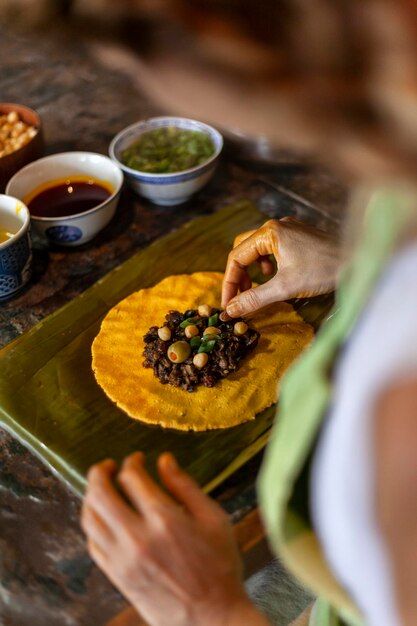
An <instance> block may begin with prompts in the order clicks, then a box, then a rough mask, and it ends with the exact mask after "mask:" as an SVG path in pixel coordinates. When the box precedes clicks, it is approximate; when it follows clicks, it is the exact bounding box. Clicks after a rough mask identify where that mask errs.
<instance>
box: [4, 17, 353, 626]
mask: <svg viewBox="0 0 417 626" xmlns="http://www.w3.org/2000/svg"><path fill="white" fill-rule="evenodd" d="M0 53H1V58H2V68H1V70H0V93H1V98H2V100H3V101H9V102H20V103H24V104H26V105H28V106H31V107H32V108H35V109H36V110H37V111H38V112H39V113H40V115H41V117H42V120H43V124H44V132H45V141H46V152H47V153H54V152H60V151H66V150H77V149H81V150H92V151H95V152H101V153H107V148H108V144H109V141H110V139H111V138H112V137H113V136H114V135H115V134H116V133H117V132H118V131H119V130H120V129H121V128H123V127H124V126H126V125H128V124H129V123H132V122H134V121H136V120H138V119H140V118H145V117H149V116H152V115H155V114H159V113H161V112H162V111H160V110H159V109H158V108H157V106H156V105H155V104H153V103H152V102H151V101H150V100H149V99H148V98H147V97H146V96H145V95H144V94H143V93H140V92H138V91H136V90H135V89H134V88H133V87H132V85H131V82H130V81H129V78H128V77H127V76H126V75H124V74H123V73H121V72H116V71H111V70H109V69H108V68H106V67H103V66H101V65H100V64H99V62H98V61H97V60H96V59H94V58H93V56H92V55H90V51H89V46H88V43H87V42H85V41H83V40H74V38H71V39H68V38H67V36H65V35H61V34H60V33H58V34H57V33H56V32H54V30H53V29H50V30H49V31H48V32H45V31H44V32H43V33H42V36H39V35H38V36H35V35H30V36H29V35H22V34H18V33H14V32H10V30H6V29H3V28H2V27H1V26H0ZM162 113H163V112H162ZM242 154H243V152H242V151H241V149H240V147H239V145H236V144H234V143H233V142H229V143H227V145H226V150H225V155H224V157H223V160H222V162H221V164H220V166H219V168H218V170H217V173H216V175H215V177H214V178H213V180H212V181H211V182H210V183H209V185H208V186H207V187H206V188H205V189H204V190H203V191H202V192H201V193H199V194H198V195H197V196H196V197H195V198H193V199H192V200H191V201H190V202H189V203H187V204H186V205H184V206H181V207H174V208H162V207H157V206H154V205H152V204H150V203H149V202H147V201H145V200H141V199H139V198H138V197H137V196H135V195H134V194H132V192H130V191H129V190H126V191H124V192H123V196H122V199H121V202H120V206H119V209H118V212H117V215H116V216H115V218H114V220H113V221H112V223H111V224H110V225H109V226H108V227H107V228H106V229H105V230H104V231H102V233H101V234H100V235H99V236H98V237H97V238H96V239H95V240H94V241H93V242H91V243H90V244H87V245H85V246H83V247H79V248H75V249H71V250H63V249H58V248H56V249H47V248H46V247H45V246H43V245H42V244H41V243H40V242H36V241H35V249H34V276H33V278H32V280H31V282H30V284H29V285H28V287H27V288H26V289H25V291H24V292H23V293H21V295H20V296H19V297H17V298H16V299H14V300H12V301H10V302H8V303H6V304H3V305H1V306H0V347H1V346H4V345H6V344H7V343H8V342H10V341H11V340H13V339H14V338H15V337H17V336H19V335H20V334H21V333H23V332H25V331H26V330H28V329H29V328H31V327H32V326H33V325H34V324H36V323H37V322H38V321H40V320H41V319H42V318H44V317H45V316H47V315H49V314H50V313H53V312H54V311H56V310H57V309H59V308H60V307H61V306H63V305H64V304H65V303H67V302H69V301H70V300H71V299H73V298H74V297H76V296H77V295H78V294H80V293H81V292H82V291H84V290H85V289H86V288H88V287H89V286H90V285H91V284H93V283H94V282H95V281H96V280H97V279H99V278H100V277H101V276H103V275H104V274H106V273H107V272H109V271H110V270H111V269H113V268H114V267H115V266H117V265H118V264H120V263H122V262H123V261H124V260H126V259H127V258H129V257H130V256H131V255H132V254H133V253H134V252H136V251H137V250H139V249H141V248H144V247H146V246H147V245H149V243H151V242H152V241H154V240H155V239H157V238H158V237H160V236H162V235H164V234H166V233H168V232H170V231H172V230H174V229H176V228H178V227H179V226H181V225H182V224H184V223H185V222H187V221H188V220H190V219H192V218H193V217H196V216H199V215H203V214H208V213H211V212H213V211H217V210H219V209H220V208H221V207H223V206H225V205H227V204H228V203H231V202H233V201H235V200H238V199H243V198H245V199H251V200H253V201H254V202H255V203H256V204H257V206H258V207H259V208H260V210H261V211H263V212H264V213H265V215H266V218H267V217H280V216H282V215H284V214H293V215H297V216H298V217H301V218H303V219H305V220H308V221H310V222H313V223H316V224H318V225H321V226H322V227H324V228H327V229H330V230H333V231H335V232H337V230H338V228H339V226H340V223H341V216H342V215H343V207H344V205H345V199H346V194H345V191H344V189H343V187H342V186H341V185H340V184H339V183H337V182H336V181H335V179H334V177H333V176H332V175H331V174H329V173H325V172H323V171H322V170H320V169H318V168H312V167H307V166H306V165H305V164H302V163H301V162H300V164H299V165H298V164H297V163H296V162H294V160H291V162H290V161H289V162H288V163H286V162H285V161H283V162H281V163H277V162H262V161H259V160H253V161H251V159H250V158H248V156H247V152H245V154H244V155H243V156H242ZM260 458H261V455H258V456H257V457H255V458H254V459H253V460H252V461H251V462H250V463H248V464H247V465H246V466H245V467H244V468H242V469H241V470H240V471H239V472H237V473H236V474H235V475H234V476H233V477H232V478H231V479H229V480H228V481H226V483H224V484H223V485H222V486H221V487H219V488H218V489H216V491H215V493H214V496H215V497H216V498H217V499H218V500H219V501H220V502H221V503H222V505H223V506H224V507H225V508H226V510H227V511H228V512H229V513H230V515H231V518H232V521H234V522H235V521H238V520H239V519H241V517H242V516H244V515H245V514H246V513H247V512H248V511H249V510H251V509H253V507H254V506H256V498H255V491H254V480H255V477H256V473H257V469H258V467H259V463H260ZM79 512H80V501H79V499H78V498H77V497H76V496H74V495H73V494H72V493H71V492H69V491H68V490H67V488H66V487H65V485H64V484H63V483H62V482H61V481H60V480H59V479H57V478H56V477H55V476H54V475H52V474H51V472H50V471H49V470H48V469H47V468H46V467H45V466H44V465H43V464H42V463H41V462H40V461H39V460H38V459H37V458H35V457H34V456H33V455H32V454H31V453H30V452H29V451H28V450H27V449H26V448H25V447H23V446H22V445H21V444H20V443H18V442H17V441H16V440H15V439H14V438H13V437H12V436H11V435H10V434H8V433H7V432H6V431H4V430H0V528H1V532H0V545H1V548H0V550H1V554H2V558H1V560H0V598H1V601H0V602H1V603H0V623H1V624H7V626H29V624H30V626H44V625H46V624H48V623H49V624H53V626H64V625H65V626H76V625H77V626H84V625H85V626H90V625H91V624H92V623H94V624H95V625H96V626H104V624H105V623H106V622H107V621H108V620H109V619H110V618H111V617H112V616H113V615H115V614H116V613H118V612H119V611H121V610H122V609H123V608H124V606H125V602H124V600H123V598H122V597H121V596H120V595H119V594H118V593H117V592H116V591H115V590H114V589H113V588H112V586H111V585H110V584H109V583H108V581H107V580H106V579H105V578H104V576H102V575H101V573H100V572H99V571H98V570H97V568H96V567H95V566H94V565H93V564H92V563H91V561H90V559H89V558H88V555H87V552H86V546H85V541H84V537H83V534H82V532H81V530H80V527H79Z"/></svg>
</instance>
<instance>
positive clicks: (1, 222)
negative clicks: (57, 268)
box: [0, 194, 32, 302]
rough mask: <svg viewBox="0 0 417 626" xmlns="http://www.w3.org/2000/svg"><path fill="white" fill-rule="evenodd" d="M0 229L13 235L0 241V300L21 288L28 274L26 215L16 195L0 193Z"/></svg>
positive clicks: (30, 251) (29, 262)
mask: <svg viewBox="0 0 417 626" xmlns="http://www.w3.org/2000/svg"><path fill="white" fill-rule="evenodd" d="M0 230H6V231H8V232H10V233H13V236H12V237H10V238H9V239H7V240H6V241H4V242H3V243H0V302H4V301H5V300H9V299H10V298H12V297H13V296H15V295H17V293H18V292H19V291H20V290H21V289H23V287H24V286H25V285H26V283H27V282H28V280H29V279H30V277H31V273H32V244H31V238H30V215H29V211H28V208H27V206H25V205H24V204H23V203H22V202H21V201H20V200H18V199H17V198H13V197H11V196H5V195H3V194H0Z"/></svg>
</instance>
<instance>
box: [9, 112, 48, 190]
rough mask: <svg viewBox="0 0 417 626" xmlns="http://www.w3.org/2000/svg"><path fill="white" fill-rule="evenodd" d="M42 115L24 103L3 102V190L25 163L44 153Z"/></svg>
mask: <svg viewBox="0 0 417 626" xmlns="http://www.w3.org/2000/svg"><path fill="white" fill-rule="evenodd" d="M42 152H43V136H42V124H41V119H40V117H39V115H38V114H37V113H36V111H34V110H33V109H30V108H29V107H27V106H24V105H22V104H13V103H10V102H0V193H2V192H3V191H4V189H5V187H6V184H7V182H8V180H10V178H11V177H12V176H13V174H15V173H16V172H17V171H18V170H20V169H21V168H22V167H23V166H24V165H27V164H28V163H30V162H31V161H34V160H35V159H38V158H39V157H40V156H42Z"/></svg>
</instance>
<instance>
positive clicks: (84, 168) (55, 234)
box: [6, 152, 123, 246]
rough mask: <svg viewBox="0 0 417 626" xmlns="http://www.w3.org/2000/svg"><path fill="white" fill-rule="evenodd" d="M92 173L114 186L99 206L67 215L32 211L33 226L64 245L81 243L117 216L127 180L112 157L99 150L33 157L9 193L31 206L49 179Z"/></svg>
mask: <svg viewBox="0 0 417 626" xmlns="http://www.w3.org/2000/svg"><path fill="white" fill-rule="evenodd" d="M78 176H88V177H91V178H93V179H94V180H96V181H97V182H98V183H100V182H102V183H105V185H106V186H110V188H111V189H112V193H111V194H110V195H109V197H108V198H107V199H106V200H104V202H101V203H100V204H97V206H95V207H93V208H92V209H89V210H88V211H84V212H83V213H75V214H74V215H66V216H64V217H39V216H37V215H31V220H32V225H33V230H34V232H36V233H37V234H38V235H40V236H41V237H46V239H47V241H49V242H50V243H53V244H57V245H60V246H79V245H82V244H84V243H87V242H88V241H91V239H93V237H95V236H96V235H97V234H98V233H99V232H100V231H101V230H102V229H103V228H104V227H105V226H107V224H108V223H109V222H110V220H111V219H112V217H113V216H114V214H115V212H116V208H117V203H118V201H119V197H120V192H121V189H122V184H123V174H122V172H121V171H120V169H119V168H118V167H117V165H115V163H113V161H112V160H111V159H109V158H108V157H106V156H103V155H102V154H96V153H95V152H61V153H59V154H52V155H51V156H47V157H43V158H42V159H38V160H37V161H33V162H32V163H30V164H29V165H26V167H24V168H22V169H21V170H19V171H18V172H17V173H16V174H15V175H14V176H13V178H11V180H10V181H9V183H8V185H7V187H6V193H8V194H10V195H12V196H16V197H17V198H21V199H22V200H23V202H27V204H28V205H29V207H30V197H31V195H33V193H34V192H36V189H37V188H41V187H42V186H44V185H45V184H47V183H51V184H53V183H54V181H62V180H65V179H66V178H69V179H71V178H72V177H78Z"/></svg>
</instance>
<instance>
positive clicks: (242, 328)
mask: <svg viewBox="0 0 417 626" xmlns="http://www.w3.org/2000/svg"><path fill="white" fill-rule="evenodd" d="M248 328H249V326H248V325H247V324H246V323H245V322H236V324H235V325H234V327H233V332H234V333H235V335H238V336H239V335H244V334H245V333H246V331H247V330H248Z"/></svg>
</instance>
